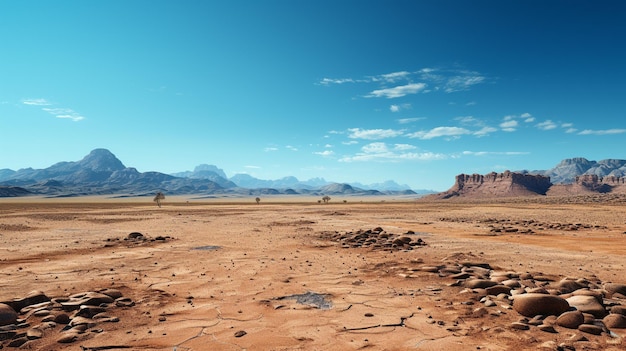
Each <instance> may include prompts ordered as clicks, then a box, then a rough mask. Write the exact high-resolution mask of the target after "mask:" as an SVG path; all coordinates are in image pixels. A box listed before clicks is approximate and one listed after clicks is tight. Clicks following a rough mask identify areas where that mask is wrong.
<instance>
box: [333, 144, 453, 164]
mask: <svg viewBox="0 0 626 351" xmlns="http://www.w3.org/2000/svg"><path fill="white" fill-rule="evenodd" d="M406 145H407V144H396V145H395V146H391V147H390V146H389V145H387V144H385V143H382V142H375V143H370V144H367V145H364V146H363V147H362V148H361V152H359V153H356V154H355V155H353V156H345V157H342V158H341V159H339V161H340V162H365V161H378V162H399V161H403V160H420V161H429V160H442V159H445V158H447V156H446V155H444V154H437V153H432V152H405V151H406V150H408V149H409V148H407V146H406Z"/></svg>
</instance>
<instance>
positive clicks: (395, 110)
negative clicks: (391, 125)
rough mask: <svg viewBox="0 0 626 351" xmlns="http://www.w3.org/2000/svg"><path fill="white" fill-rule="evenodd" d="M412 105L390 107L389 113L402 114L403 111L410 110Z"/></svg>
mask: <svg viewBox="0 0 626 351" xmlns="http://www.w3.org/2000/svg"><path fill="white" fill-rule="evenodd" d="M410 109H411V104H393V105H391V106H389V111H391V112H400V111H401V110H410Z"/></svg>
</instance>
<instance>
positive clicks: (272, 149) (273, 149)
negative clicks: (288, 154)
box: [263, 146, 278, 152]
mask: <svg viewBox="0 0 626 351" xmlns="http://www.w3.org/2000/svg"><path fill="white" fill-rule="evenodd" d="M263 151H265V152H272V151H278V148H277V147H273V146H270V147H266V148H265V149H263Z"/></svg>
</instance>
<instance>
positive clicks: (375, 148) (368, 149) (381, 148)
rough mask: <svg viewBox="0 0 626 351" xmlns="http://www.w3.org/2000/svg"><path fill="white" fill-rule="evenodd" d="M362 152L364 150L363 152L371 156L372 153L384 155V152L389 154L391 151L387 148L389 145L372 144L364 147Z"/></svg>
mask: <svg viewBox="0 0 626 351" xmlns="http://www.w3.org/2000/svg"><path fill="white" fill-rule="evenodd" d="M361 150H363V152H365V153H366V154H371V153H377V154H380V153H383V152H388V151H389V149H388V148H387V144H385V143H370V144H367V145H364V146H363V147H362V148H361Z"/></svg>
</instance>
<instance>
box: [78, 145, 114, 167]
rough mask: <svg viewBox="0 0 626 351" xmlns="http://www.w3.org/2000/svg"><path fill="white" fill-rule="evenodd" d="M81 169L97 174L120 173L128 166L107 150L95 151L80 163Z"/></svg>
mask: <svg viewBox="0 0 626 351" xmlns="http://www.w3.org/2000/svg"><path fill="white" fill-rule="evenodd" d="M78 165H80V167H81V168H87V169H90V170H92V171H96V172H102V171H106V172H114V171H120V170H122V169H124V168H126V166H124V164H123V163H122V161H120V160H118V159H117V157H115V155H113V153H112V152H111V151H109V150H107V149H94V150H92V151H91V152H90V153H89V155H87V156H85V157H84V158H83V159H82V160H80V161H78Z"/></svg>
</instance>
